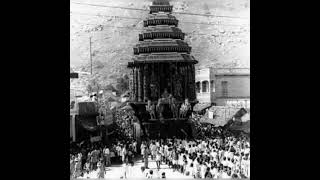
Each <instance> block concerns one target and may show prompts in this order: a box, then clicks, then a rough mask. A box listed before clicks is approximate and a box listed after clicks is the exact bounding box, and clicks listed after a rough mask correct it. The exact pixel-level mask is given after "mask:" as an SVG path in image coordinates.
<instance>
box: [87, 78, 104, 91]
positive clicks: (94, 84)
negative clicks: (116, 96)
mask: <svg viewBox="0 0 320 180" xmlns="http://www.w3.org/2000/svg"><path fill="white" fill-rule="evenodd" d="M100 89H101V85H100V84H99V83H98V81H97V80H96V79H92V80H90V81H89V84H88V85H87V91H88V92H89V93H92V92H98V91H99V90H100Z"/></svg>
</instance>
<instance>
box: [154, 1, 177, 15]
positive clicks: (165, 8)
mask: <svg viewBox="0 0 320 180" xmlns="http://www.w3.org/2000/svg"><path fill="white" fill-rule="evenodd" d="M172 7H173V6H171V5H170V3H169V2H168V1H163V0H162V1H161V0H156V1H153V2H152V5H151V6H150V13H155V12H160V11H162V12H172Z"/></svg>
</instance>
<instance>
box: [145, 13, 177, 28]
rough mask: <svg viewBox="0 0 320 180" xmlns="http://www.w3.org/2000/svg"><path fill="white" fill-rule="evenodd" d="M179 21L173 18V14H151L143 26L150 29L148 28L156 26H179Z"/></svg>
mask: <svg viewBox="0 0 320 180" xmlns="http://www.w3.org/2000/svg"><path fill="white" fill-rule="evenodd" d="M178 22H179V21H178V20H177V19H176V17H174V16H172V15H171V14H166V13H162V12H159V13H154V14H149V16H148V18H147V20H144V21H143V26H144V27H148V26H156V25H174V26H178Z"/></svg>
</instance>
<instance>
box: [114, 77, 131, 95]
mask: <svg viewBox="0 0 320 180" xmlns="http://www.w3.org/2000/svg"><path fill="white" fill-rule="evenodd" d="M116 88H117V90H118V91H119V92H120V93H121V94H122V93H124V92H126V91H127V90H128V89H129V77H128V76H126V75H125V76H124V77H121V78H118V79H117V85H116Z"/></svg>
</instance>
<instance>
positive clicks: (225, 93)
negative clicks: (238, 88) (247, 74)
mask: <svg viewBox="0 0 320 180" xmlns="http://www.w3.org/2000/svg"><path fill="white" fill-rule="evenodd" d="M221 87H222V96H224V97H227V96H228V81H222V82H221Z"/></svg>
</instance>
